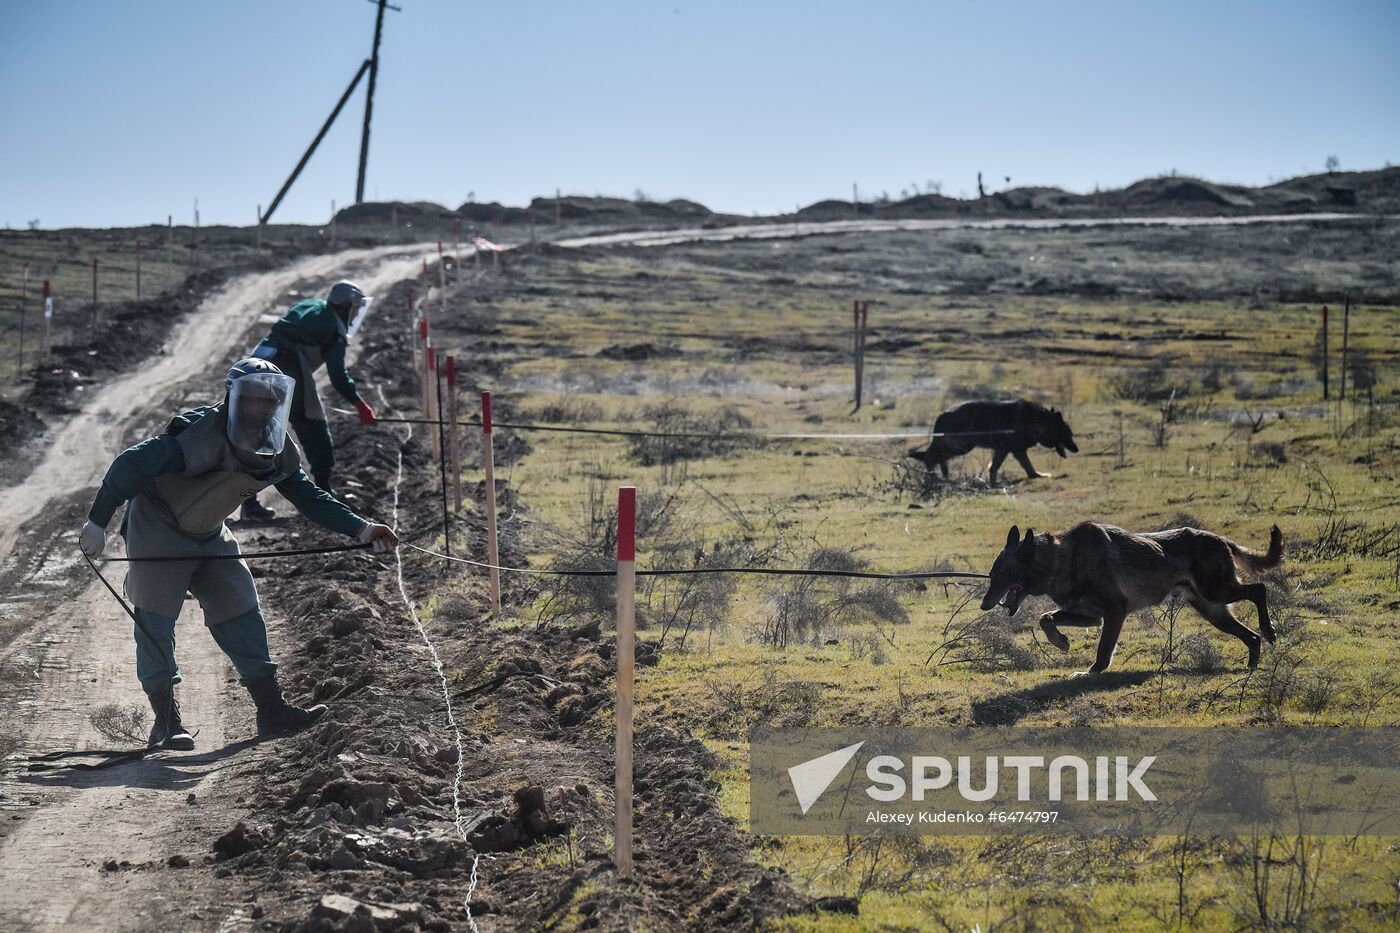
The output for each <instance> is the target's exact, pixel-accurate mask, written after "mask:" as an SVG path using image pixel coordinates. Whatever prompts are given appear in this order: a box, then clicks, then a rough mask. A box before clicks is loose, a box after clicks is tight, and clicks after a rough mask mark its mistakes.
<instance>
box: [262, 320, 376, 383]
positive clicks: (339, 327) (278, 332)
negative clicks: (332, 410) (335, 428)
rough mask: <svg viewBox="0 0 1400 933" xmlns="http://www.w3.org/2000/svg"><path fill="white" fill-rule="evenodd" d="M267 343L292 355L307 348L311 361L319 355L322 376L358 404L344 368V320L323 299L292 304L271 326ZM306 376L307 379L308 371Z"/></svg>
mask: <svg viewBox="0 0 1400 933" xmlns="http://www.w3.org/2000/svg"><path fill="white" fill-rule="evenodd" d="M267 342H268V343H270V344H272V345H273V346H274V347H276V348H277V349H279V350H282V351H284V352H286V353H288V354H289V355H292V356H295V355H296V353H297V350H298V349H308V350H311V351H312V352H311V354H310V355H311V357H312V359H313V360H314V359H316V358H319V359H320V360H321V361H322V362H323V363H325V366H326V375H327V376H329V377H330V380H331V385H333V386H335V390H336V391H337V392H339V393H340V395H341V397H342V398H344V399H345V400H346V401H347V402H349V403H350V404H351V405H359V404H360V393H359V392H358V391H356V389H355V380H354V379H352V378H350V374H349V373H348V372H346V371H345V350H346V348H347V347H348V346H349V341H348V338H347V337H346V336H345V323H344V322H343V321H341V319H340V316H339V315H337V314H336V313H335V312H334V311H332V310H331V309H330V307H329V306H328V305H327V304H326V303H325V302H324V301H322V300H321V299H319V298H308V299H306V300H305V301H298V302H297V303H296V304H294V305H292V307H291V310H289V311H288V312H287V313H286V314H284V315H282V320H280V321H278V322H277V323H276V324H273V325H272V331H271V333H269V334H268V335H267ZM317 368H319V367H317ZM306 375H307V377H308V378H309V377H310V376H311V373H307V374H306Z"/></svg>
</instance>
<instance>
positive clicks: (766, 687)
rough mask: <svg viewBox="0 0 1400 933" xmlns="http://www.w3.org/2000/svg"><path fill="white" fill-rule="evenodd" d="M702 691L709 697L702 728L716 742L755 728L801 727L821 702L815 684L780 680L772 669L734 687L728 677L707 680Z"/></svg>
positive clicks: (744, 733) (754, 673) (757, 673)
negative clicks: (715, 737) (704, 722)
mask: <svg viewBox="0 0 1400 933" xmlns="http://www.w3.org/2000/svg"><path fill="white" fill-rule="evenodd" d="M705 689H706V691H707V692H708V694H709V696H708V700H709V709H708V710H707V711H706V713H707V715H706V725H707V727H708V728H709V731H710V732H711V734H713V735H715V736H717V737H720V738H743V737H745V736H747V735H748V734H749V733H750V732H751V731H752V730H753V729H755V728H757V727H759V726H775V727H788V728H796V727H800V726H805V725H807V724H808V723H810V722H811V721H812V716H813V714H814V713H815V711H816V709H817V701H818V700H820V699H821V688H820V687H819V686H818V685H817V684H815V683H813V682H811V681H809V680H784V679H782V678H781V677H779V676H778V672H777V670H776V669H775V668H773V667H772V666H765V667H764V668H763V669H762V670H761V671H758V672H750V674H749V675H748V676H747V677H745V678H744V679H743V680H740V681H738V682H737V683H736V682H735V681H734V680H733V679H732V678H731V677H723V678H718V677H715V678H709V679H707V680H706V681H705Z"/></svg>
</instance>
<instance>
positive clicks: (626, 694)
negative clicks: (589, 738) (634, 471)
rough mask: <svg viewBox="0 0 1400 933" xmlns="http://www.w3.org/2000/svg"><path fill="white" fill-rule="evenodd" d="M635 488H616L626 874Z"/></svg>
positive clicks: (619, 845) (618, 788) (618, 785)
mask: <svg viewBox="0 0 1400 933" xmlns="http://www.w3.org/2000/svg"><path fill="white" fill-rule="evenodd" d="M636 529H637V488H636V487H635V486H622V487H620V488H619V489H618V490H617V707H616V714H617V750H616V753H615V755H614V761H615V762H616V767H617V770H616V773H615V775H614V778H613V804H614V811H615V813H614V822H613V864H614V865H616V866H617V873H618V874H619V875H621V876H622V877H624V878H628V877H631V875H632V686H633V681H634V678H635V676H636V651H637V640H636V596H637V565H636V559H637V542H636Z"/></svg>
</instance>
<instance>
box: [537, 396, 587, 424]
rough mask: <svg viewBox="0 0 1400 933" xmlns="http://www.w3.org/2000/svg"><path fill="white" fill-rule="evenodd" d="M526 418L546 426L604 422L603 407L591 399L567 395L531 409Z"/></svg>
mask: <svg viewBox="0 0 1400 933" xmlns="http://www.w3.org/2000/svg"><path fill="white" fill-rule="evenodd" d="M526 417H527V418H530V419H533V420H535V421H541V422H544V423H545V424H573V425H580V424H588V423H589V422H596V421H601V420H602V418H603V406H601V405H599V404H598V403H597V402H594V401H591V400H589V399H580V398H576V397H574V396H571V395H565V396H562V397H560V398H557V399H550V400H549V401H547V402H545V403H544V404H543V405H541V406H540V407H539V408H532V409H530V410H529V411H527V412H526Z"/></svg>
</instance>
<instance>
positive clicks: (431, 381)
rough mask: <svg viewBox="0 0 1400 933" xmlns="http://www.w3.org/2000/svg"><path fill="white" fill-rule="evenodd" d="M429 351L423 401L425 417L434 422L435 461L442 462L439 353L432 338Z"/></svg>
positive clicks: (430, 432)
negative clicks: (438, 415)
mask: <svg viewBox="0 0 1400 933" xmlns="http://www.w3.org/2000/svg"><path fill="white" fill-rule="evenodd" d="M427 351H428V375H427V377H426V378H425V379H424V380H423V382H424V386H423V388H424V389H425V390H426V395H425V396H424V399H423V417H425V418H429V419H431V420H432V422H433V423H432V425H431V426H430V430H429V438H430V440H431V441H432V446H433V461H434V462H438V461H439V460H440V457H439V451H438V447H439V446H440V445H441V443H442V441H441V440H440V439H439V434H438V423H437V363H436V358H437V352H436V351H435V350H434V349H433V338H432V337H429V338H428V346H427Z"/></svg>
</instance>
